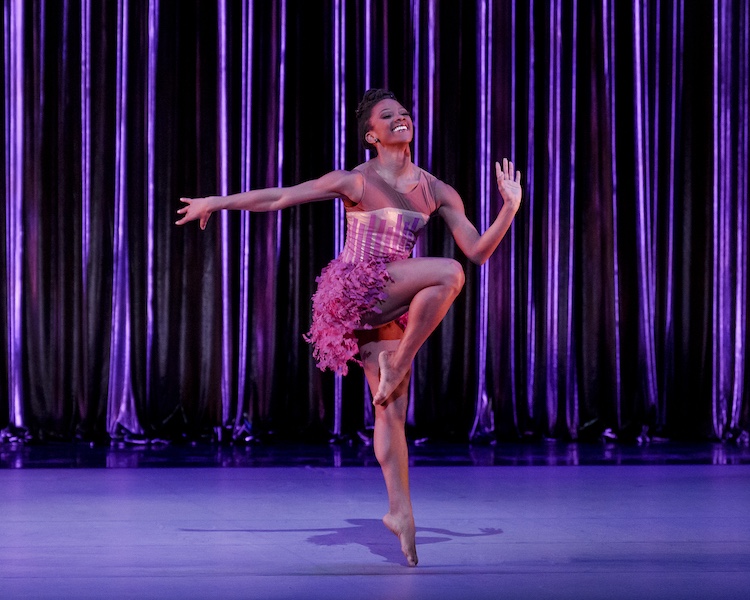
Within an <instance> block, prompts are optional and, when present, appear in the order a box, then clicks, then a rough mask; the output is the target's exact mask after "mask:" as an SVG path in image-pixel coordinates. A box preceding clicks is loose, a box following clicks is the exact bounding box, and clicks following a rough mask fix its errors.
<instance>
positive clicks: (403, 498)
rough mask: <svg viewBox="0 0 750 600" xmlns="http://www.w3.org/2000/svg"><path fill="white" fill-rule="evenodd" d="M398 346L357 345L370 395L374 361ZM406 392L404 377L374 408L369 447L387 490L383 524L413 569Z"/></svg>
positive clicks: (374, 384)
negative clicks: (371, 445)
mask: <svg viewBox="0 0 750 600" xmlns="http://www.w3.org/2000/svg"><path fill="white" fill-rule="evenodd" d="M393 327H396V326H395V325H393ZM387 328H388V326H387V327H386V328H384V329H387ZM398 344H399V342H398V340H378V341H372V342H368V343H365V344H360V356H361V357H362V360H363V363H364V367H365V375H366V377H367V381H368V384H369V385H370V389H371V390H372V392H373V394H374V393H375V392H376V390H377V388H378V385H379V379H378V361H377V357H378V356H379V354H380V353H381V352H388V351H391V352H392V351H395V350H396V348H397V347H398ZM408 390H409V378H408V374H407V377H405V378H404V379H403V380H402V381H401V382H400V384H399V385H397V386H396V389H395V390H394V392H393V393H392V394H391V396H390V397H389V398H387V400H386V402H385V403H383V404H380V405H376V406H375V434H374V439H373V445H374V447H375V456H376V458H377V459H378V462H379V463H380V468H381V470H382V472H383V478H384V479H385V486H386V489H387V490H388V513H387V514H386V515H385V516H384V517H383V523H384V524H385V526H386V527H388V529H390V530H391V531H392V532H393V533H394V534H396V536H397V537H398V539H399V542H400V544H401V551H402V552H403V553H404V556H405V557H406V562H407V563H408V564H409V566H411V567H414V566H416V565H417V560H418V559H417V547H416V528H415V525H414V515H413V512H412V506H411V495H410V491H409V451H408V448H407V445H406V434H405V431H404V427H405V424H406V408H407V405H408V400H409V399H408Z"/></svg>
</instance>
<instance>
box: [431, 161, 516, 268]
mask: <svg viewBox="0 0 750 600" xmlns="http://www.w3.org/2000/svg"><path fill="white" fill-rule="evenodd" d="M495 175H496V177H497V188H498V190H499V191H500V196H502V198H503V202H504V204H503V207H502V208H501V209H500V212H499V213H498V215H497V218H496V219H495V221H494V222H493V223H492V225H490V226H489V227H488V228H487V231H485V232H484V233H483V234H482V235H479V232H478V231H477V228H476V227H474V225H473V224H472V223H471V221H469V219H468V218H467V217H466V211H465V210H464V203H463V201H462V200H461V197H460V196H459V195H458V192H456V190H454V189H453V188H452V187H451V186H449V185H448V184H446V183H442V182H441V184H440V186H439V187H438V190H437V194H438V198H437V201H438V205H439V206H440V208H439V210H438V212H439V214H440V216H441V217H443V219H444V220H445V223H446V224H447V225H448V229H450V232H451V234H453V238H454V239H455V240H456V244H458V247H459V248H461V251H462V252H463V253H464V254H465V255H466V256H467V258H468V259H469V260H470V261H471V262H473V263H476V264H478V265H481V264H484V263H485V262H486V261H487V259H488V258H489V257H490V256H491V255H492V253H493V252H494V251H495V248H497V246H498V244H499V243H500V241H501V240H502V239H503V238H504V237H505V234H506V233H507V231H508V229H509V228H510V224H511V222H512V221H513V217H515V216H516V213H517V212H518V209H519V207H520V206H521V172H520V171H515V174H514V171H513V163H512V162H510V161H508V160H507V159H505V158H504V159H503V165H502V167H501V166H500V163H497V162H496V163H495Z"/></svg>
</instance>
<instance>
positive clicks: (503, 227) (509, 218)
mask: <svg viewBox="0 0 750 600" xmlns="http://www.w3.org/2000/svg"><path fill="white" fill-rule="evenodd" d="M515 216H516V210H514V209H513V208H512V207H511V206H509V205H508V204H506V205H505V206H503V208H502V209H501V210H500V212H499V213H498V215H497V217H496V218H495V220H494V221H493V223H492V225H490V226H489V227H488V228H487V231H485V232H484V233H483V234H482V235H478V234H477V238H476V239H475V240H474V243H473V244H472V245H471V246H470V247H469V248H468V249H467V252H466V256H467V257H468V259H469V260H470V261H471V262H473V263H476V264H478V265H482V264H484V263H485V262H487V259H489V257H490V256H492V254H493V253H494V252H495V250H496V249H497V247H498V245H499V244H500V242H501V241H502V240H503V238H504V237H505V234H506V233H508V229H510V225H511V223H512V222H513V218H514V217H515Z"/></svg>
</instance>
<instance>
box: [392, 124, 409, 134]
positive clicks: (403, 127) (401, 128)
mask: <svg viewBox="0 0 750 600" xmlns="http://www.w3.org/2000/svg"><path fill="white" fill-rule="evenodd" d="M406 130H407V127H406V125H399V126H397V127H394V128H393V133H398V132H399V131H406Z"/></svg>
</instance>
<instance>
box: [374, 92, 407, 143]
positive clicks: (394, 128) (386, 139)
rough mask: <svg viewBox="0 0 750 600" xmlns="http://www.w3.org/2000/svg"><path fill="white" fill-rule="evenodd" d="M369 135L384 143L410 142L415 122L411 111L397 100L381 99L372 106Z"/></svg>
mask: <svg viewBox="0 0 750 600" xmlns="http://www.w3.org/2000/svg"><path fill="white" fill-rule="evenodd" d="M367 135H368V136H372V137H373V138H374V139H377V140H379V141H380V143H381V144H382V145H387V144H398V143H407V144H408V143H410V142H411V140H412V138H413V137H414V124H413V123H412V120H411V115H410V114H409V111H408V110H406V109H405V108H404V107H403V106H401V104H399V103H398V102H396V100H393V99H390V98H386V99H385V100H381V101H380V102H378V103H377V104H376V105H375V106H373V107H372V111H371V112H370V130H369V131H368V133H367ZM370 143H372V142H370Z"/></svg>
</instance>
